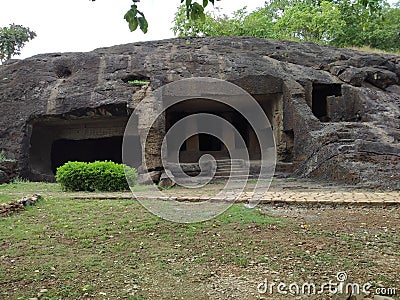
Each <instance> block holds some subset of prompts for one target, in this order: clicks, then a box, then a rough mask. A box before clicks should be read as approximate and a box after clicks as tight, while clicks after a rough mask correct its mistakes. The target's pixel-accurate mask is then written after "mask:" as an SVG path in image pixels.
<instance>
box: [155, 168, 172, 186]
mask: <svg viewBox="0 0 400 300" xmlns="http://www.w3.org/2000/svg"><path fill="white" fill-rule="evenodd" d="M175 185H176V182H175V180H174V176H173V175H172V173H171V172H169V171H166V172H163V173H162V174H161V177H160V182H159V183H158V186H159V187H160V188H161V189H169V188H172V187H174V186H175Z"/></svg>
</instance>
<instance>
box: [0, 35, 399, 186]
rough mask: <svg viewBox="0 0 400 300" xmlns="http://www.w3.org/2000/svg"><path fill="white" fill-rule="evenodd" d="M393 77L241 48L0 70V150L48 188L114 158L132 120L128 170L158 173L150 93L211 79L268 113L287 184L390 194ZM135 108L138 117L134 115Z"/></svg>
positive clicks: (163, 124) (185, 43)
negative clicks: (71, 170)
mask: <svg viewBox="0 0 400 300" xmlns="http://www.w3.org/2000/svg"><path fill="white" fill-rule="evenodd" d="M399 76H400V57H399V56H396V55H381V54H370V53H365V52H358V51H354V50H349V49H336V48H332V47H323V46H319V45H316V44H313V43H295V42H288V41H275V40H264V39H256V38H247V37H243V38H227V37H226V38H188V39H185V38H180V39H172V40H165V41H154V42H145V43H136V44H127V45H120V46H114V47H110V48H102V49H97V50H95V51H92V52H88V53H53V54H43V55H37V56H34V57H32V58H28V59H25V60H13V61H10V62H9V63H7V64H5V65H2V66H0V110H1V112H2V114H1V117H0V150H1V149H4V150H5V151H6V153H7V155H8V156H9V157H11V158H14V159H16V160H17V161H18V167H17V171H18V174H19V175H21V176H25V177H29V178H30V179H34V180H53V179H54V172H55V169H56V167H57V166H58V165H59V164H61V163H62V162H63V161H65V160H67V159H68V160H73V159H83V158H82V157H80V156H79V155H78V154H80V155H81V156H82V155H86V156H85V157H84V158H85V159H91V158H93V152H102V151H103V152H104V153H108V157H111V158H112V159H114V160H117V161H118V160H120V159H121V157H120V156H119V155H120V154H118V153H119V152H120V149H119V150H118V149H117V150H118V151H115V149H113V147H112V146H110V145H115V144H120V143H121V140H119V138H120V137H121V136H122V135H123V134H124V130H125V125H126V122H127V120H128V118H129V116H130V115H131V114H132V113H133V114H135V115H137V119H138V120H137V126H136V129H135V130H134V132H131V133H130V134H131V136H132V139H133V144H134V145H135V147H137V151H136V152H135V154H134V155H133V156H132V157H131V158H130V159H131V160H132V164H133V165H136V166H137V167H138V166H140V165H141V162H142V161H143V159H144V158H146V159H147V161H148V164H147V169H148V170H149V171H157V172H159V171H160V170H162V163H161V155H160V150H161V142H162V139H163V136H164V133H165V131H166V130H167V129H168V128H167V124H168V120H169V116H168V113H167V114H166V115H163V117H161V118H160V119H159V120H158V122H157V123H156V124H149V123H148V120H150V119H151V118H152V116H153V115H154V114H155V112H157V110H158V109H159V107H160V105H161V106H162V103H161V104H160V103H157V101H156V100H155V99H154V98H153V97H152V94H153V91H154V90H156V89H157V88H159V87H161V86H163V85H166V84H168V83H171V82H174V81H177V80H179V79H183V78H191V77H214V78H219V79H223V80H227V81H231V82H233V83H235V84H237V85H239V86H241V87H242V88H244V89H245V90H246V91H247V92H249V93H250V94H251V95H253V96H254V97H255V98H256V99H257V100H258V101H260V103H264V104H265V108H264V109H265V110H271V111H270V112H267V113H269V114H270V118H271V120H270V121H271V123H272V125H273V127H274V135H275V140H276V143H277V155H278V161H279V162H282V163H285V164H292V165H293V168H291V169H293V170H294V174H295V175H297V176H303V177H311V178H316V179H325V180H334V181H339V182H346V183H354V184H360V185H365V186H376V187H388V188H400V186H399V182H400V164H399V161H400V146H399V138H400V88H399V82H400V78H399ZM135 80H136V84H132V83H133V82H135ZM141 101H145V103H146V106H144V107H145V109H142V110H141V111H140V112H139V111H135V108H136V107H137V106H138V104H139V103H140V102H141ZM266 103H273V105H269V104H266ZM150 127H152V128H151V130H150V139H148V140H147V141H145V140H144V139H143V132H144V131H145V130H146V129H148V128H150ZM72 149H75V151H72ZM76 149H77V150H76ZM84 149H93V150H91V151H88V153H84V152H85V150H84ZM64 152H65V153H64ZM72 152H75V153H78V154H76V155H77V156H74V155H72V154H71V153H72ZM96 158H98V157H97V156H96ZM100 158H101V157H100Z"/></svg>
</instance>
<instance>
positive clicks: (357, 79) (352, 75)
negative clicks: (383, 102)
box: [339, 68, 367, 86]
mask: <svg viewBox="0 0 400 300" xmlns="http://www.w3.org/2000/svg"><path fill="white" fill-rule="evenodd" d="M365 78H367V73H366V72H365V71H364V70H362V69H359V68H348V69H346V70H345V71H344V72H343V73H342V74H340V75H339V79H340V80H343V81H344V82H346V83H349V84H351V85H354V86H362V84H363V82H364V80H365Z"/></svg>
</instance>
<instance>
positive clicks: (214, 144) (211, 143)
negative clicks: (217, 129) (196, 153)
mask: <svg viewBox="0 0 400 300" xmlns="http://www.w3.org/2000/svg"><path fill="white" fill-rule="evenodd" d="M199 150H200V151H221V150H222V142H221V141H220V140H219V139H218V138H216V137H215V136H212V135H209V134H204V133H201V134H199Z"/></svg>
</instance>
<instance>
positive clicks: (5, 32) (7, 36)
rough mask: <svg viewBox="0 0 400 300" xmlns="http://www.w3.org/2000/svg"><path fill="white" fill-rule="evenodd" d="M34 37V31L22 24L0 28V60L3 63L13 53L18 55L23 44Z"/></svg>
mask: <svg viewBox="0 0 400 300" xmlns="http://www.w3.org/2000/svg"><path fill="white" fill-rule="evenodd" d="M35 37H36V33H35V32H33V31H31V30H30V29H29V28H28V27H24V26H22V25H15V24H10V26H9V27H2V28H0V61H1V62H2V63H3V62H4V61H6V60H8V59H10V58H11V57H12V56H13V55H20V54H21V49H22V48H23V47H24V46H25V44H26V43H27V42H29V41H30V40H32V39H34V38H35Z"/></svg>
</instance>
